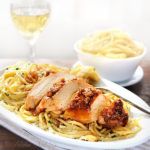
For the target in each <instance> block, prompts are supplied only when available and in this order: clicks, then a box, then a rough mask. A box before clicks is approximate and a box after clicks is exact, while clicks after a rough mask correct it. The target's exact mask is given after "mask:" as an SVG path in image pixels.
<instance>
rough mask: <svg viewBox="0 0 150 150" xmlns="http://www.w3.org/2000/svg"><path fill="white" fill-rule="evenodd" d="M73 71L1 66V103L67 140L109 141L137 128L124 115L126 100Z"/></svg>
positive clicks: (44, 66)
mask: <svg viewBox="0 0 150 150" xmlns="http://www.w3.org/2000/svg"><path fill="white" fill-rule="evenodd" d="M80 68H81V66H80ZM80 68H79V69H80ZM73 69H75V71H74V70H72V69H71V70H70V69H67V68H61V67H57V66H55V65H49V64H40V65H39V64H31V63H25V64H19V65H14V66H10V67H8V68H6V71H5V72H4V74H3V75H2V76H1V78H0V99H1V101H2V103H3V106H5V107H6V108H8V109H9V110H11V111H13V112H15V113H16V114H17V115H18V116H20V117H21V119H23V120H25V121H26V122H28V123H30V124H34V125H36V126H38V127H40V128H42V129H43V130H49V131H50V132H52V133H54V134H58V135H60V136H64V137H67V138H72V139H79V140H84V141H91V142H97V141H114V140H121V139H127V138H130V137H133V136H135V135H136V134H137V133H138V132H139V131H140V130H141V127H140V125H139V123H138V120H137V119H134V118H132V117H131V116H130V115H129V112H130V105H129V104H127V103H125V102H124V101H123V100H122V99H120V98H119V97H117V96H116V95H113V94H112V93H109V92H106V91H100V90H97V89H95V87H94V86H93V85H91V84H89V83H87V81H89V75H88V80H87V78H83V77H87V76H85V75H84V76H83V74H82V76H81V75H79V77H78V74H77V75H75V74H76V72H77V71H76V70H78V68H73ZM82 69H84V67H83V68H82ZM86 69H87V68H86ZM90 70H92V68H91V67H90ZM92 72H93V75H91V76H90V79H92V80H95V79H96V80H95V81H96V82H97V81H98V74H97V73H96V72H95V70H93V71H92ZM85 73H86V72H85ZM92 76H94V78H92ZM95 77H96V78H95ZM69 95H70V96H69ZM76 114H77V115H76ZM110 116H111V117H110Z"/></svg>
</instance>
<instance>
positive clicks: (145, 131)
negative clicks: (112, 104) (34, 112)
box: [0, 79, 150, 150]
mask: <svg viewBox="0 0 150 150" xmlns="http://www.w3.org/2000/svg"><path fill="white" fill-rule="evenodd" d="M103 85H105V86H109V87H110V88H111V89H113V90H115V92H117V93H118V94H120V95H121V96H122V97H125V98H127V99H128V98H130V99H131V100H132V101H134V102H136V103H138V104H140V105H141V106H144V107H146V106H147V104H146V103H145V102H144V101H143V100H142V99H141V98H139V97H138V96H136V95H135V94H133V93H132V92H130V91H128V90H126V89H124V88H123V87H121V86H119V85H117V84H115V83H113V82H110V81H108V80H106V79H102V82H101V83H100V86H103ZM131 111H132V113H133V116H134V117H137V116H138V117H140V118H141V120H140V125H141V127H142V130H141V131H140V132H139V133H138V134H137V135H136V136H134V137H132V138H129V139H124V140H118V141H111V142H86V141H81V140H75V139H69V138H65V137H62V136H59V135H57V134H53V133H51V132H49V131H44V130H42V129H40V128H39V127H37V126H35V125H32V124H29V123H27V122H25V121H23V120H22V119H21V118H20V117H19V116H17V115H16V114H15V113H13V112H10V111H9V110H7V109H6V108H4V107H3V106H2V103H1V105H0V115H2V116H3V117H4V118H7V119H8V120H9V121H10V122H11V123H12V124H15V125H16V126H18V127H20V128H22V129H24V130H26V131H28V132H30V133H31V134H34V135H37V136H38V137H42V138H45V139H47V140H48V141H49V142H50V143H51V144H54V145H55V146H58V147H61V148H66V149H72V150H76V149H79V150H91V149H92V150H99V149H123V148H129V147H133V146H137V145H140V144H142V143H144V142H146V141H147V140H148V139H150V128H149V125H150V118H149V117H148V116H145V115H144V114H143V113H142V112H140V111H139V110H137V109H135V108H131Z"/></svg>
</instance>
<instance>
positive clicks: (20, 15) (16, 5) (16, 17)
mask: <svg viewBox="0 0 150 150" xmlns="http://www.w3.org/2000/svg"><path fill="white" fill-rule="evenodd" d="M50 11H51V10H50V5H49V3H48V2H47V1H46V0H16V1H15V2H13V3H11V17H12V20H13V22H14V24H15V26H16V27H17V29H18V30H19V32H20V33H21V35H22V36H23V37H24V38H25V39H26V40H27V41H28V43H29V46H30V57H29V58H30V60H31V61H33V60H34V58H35V43H36V41H37V38H38V37H39V35H40V33H41V32H42V31H43V30H44V27H45V25H46V23H47V21H48V18H49V16H50Z"/></svg>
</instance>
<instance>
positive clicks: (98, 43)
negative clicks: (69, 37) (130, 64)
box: [80, 30, 143, 59]
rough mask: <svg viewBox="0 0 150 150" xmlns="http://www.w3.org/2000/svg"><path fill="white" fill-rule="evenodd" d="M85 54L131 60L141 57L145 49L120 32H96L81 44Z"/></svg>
mask: <svg viewBox="0 0 150 150" xmlns="http://www.w3.org/2000/svg"><path fill="white" fill-rule="evenodd" d="M80 49H81V50H82V51H84V52H87V53H91V54H94V55H97V56H104V57H109V58H116V59H119V58H129V57H135V56H138V55H140V54H141V53H142V52H143V48H142V47H141V46H139V45H138V44H137V43H135V42H134V41H133V40H132V39H131V38H130V37H129V36H128V35H127V34H125V33H123V32H121V31H119V30H108V31H103V32H96V33H94V34H92V35H90V36H88V37H86V38H84V39H83V40H82V42H81V46H80Z"/></svg>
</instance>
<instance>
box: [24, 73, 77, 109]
mask: <svg viewBox="0 0 150 150" xmlns="http://www.w3.org/2000/svg"><path fill="white" fill-rule="evenodd" d="M73 78H75V77H74V76H73V75H70V74H65V73H57V74H50V75H49V76H47V77H45V78H43V79H41V80H40V81H39V82H37V83H36V84H35V85H34V87H33V88H32V90H31V91H30V92H29V94H28V95H27V98H26V100H25V107H26V109H27V110H33V109H35V107H36V106H37V105H38V103H39V102H40V100H41V99H42V98H43V97H44V96H45V95H46V94H47V91H48V90H49V89H50V88H51V87H52V86H53V84H54V83H55V82H57V81H59V80H61V79H64V80H70V79H73Z"/></svg>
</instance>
